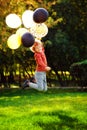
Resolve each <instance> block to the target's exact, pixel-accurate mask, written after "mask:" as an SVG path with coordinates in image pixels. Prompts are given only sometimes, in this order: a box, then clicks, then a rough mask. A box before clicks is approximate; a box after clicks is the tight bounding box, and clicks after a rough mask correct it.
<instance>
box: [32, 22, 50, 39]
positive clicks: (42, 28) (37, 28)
mask: <svg viewBox="0 0 87 130" xmlns="http://www.w3.org/2000/svg"><path fill="white" fill-rule="evenodd" d="M30 32H31V33H32V34H33V35H34V36H35V37H36V38H39V39H41V38H42V37H45V36H46V35H47V33H48V27H47V26H46V24H44V23H41V24H37V23H36V24H35V25H34V26H33V27H32V28H31V29H30Z"/></svg>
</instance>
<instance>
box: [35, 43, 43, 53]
mask: <svg viewBox="0 0 87 130" xmlns="http://www.w3.org/2000/svg"><path fill="white" fill-rule="evenodd" d="M35 51H36V52H41V51H42V45H41V44H38V46H36V47H35Z"/></svg>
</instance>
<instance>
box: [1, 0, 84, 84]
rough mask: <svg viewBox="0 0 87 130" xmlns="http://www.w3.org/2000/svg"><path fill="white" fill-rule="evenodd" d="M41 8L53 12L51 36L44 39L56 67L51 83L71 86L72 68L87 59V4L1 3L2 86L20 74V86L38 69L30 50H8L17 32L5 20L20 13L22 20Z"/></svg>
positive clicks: (54, 0)
mask: <svg viewBox="0 0 87 130" xmlns="http://www.w3.org/2000/svg"><path fill="white" fill-rule="evenodd" d="M39 7H43V8H45V9H47V10H48V12H49V18H48V20H47V21H46V24H47V26H48V29H49V32H48V34H47V36H46V37H44V38H43V39H42V41H43V42H44V46H45V52H46V56H47V60H48V64H49V66H51V67H52V71H51V72H50V74H48V79H50V78H52V79H56V80H58V82H59V84H60V85H62V86H64V85H68V82H67V81H68V80H71V79H72V75H70V73H69V71H70V66H71V65H72V64H73V63H75V62H78V61H83V60H85V59H87V45H86V44H87V40H86V38H87V26H86V24H87V11H86V10H87V1H86V0H83V1H82V0H78V1H76V0H43V1H42V0H25V1H24V0H5V1H3V0H0V80H1V83H2V82H5V81H7V82H8V81H9V80H7V79H8V77H10V78H9V79H11V78H13V79H11V81H13V80H14V75H16V73H17V72H15V71H16V70H17V71H19V75H18V79H20V80H19V81H18V82H19V83H20V82H21V77H23V76H24V78H25V77H26V75H28V76H31V75H33V72H34V69H35V62H34V59H33V53H32V52H31V51H30V50H29V48H24V47H20V48H18V49H17V50H11V49H9V48H8V46H7V39H8V37H9V36H10V35H11V34H13V33H15V31H16V29H11V28H9V27H7V25H6V23H5V18H6V16H7V15H8V14H10V13H16V14H17V15H19V16H20V18H21V16H22V14H23V12H24V11H25V10H35V9H36V8H39ZM26 20H27V19H26ZM22 26H23V25H21V27H22ZM67 72H68V74H67ZM25 73H26V74H25ZM21 74H22V76H21ZM6 75H7V77H6ZM6 78H7V79H6ZM16 80H17V79H16ZM9 82H10V81H9Z"/></svg>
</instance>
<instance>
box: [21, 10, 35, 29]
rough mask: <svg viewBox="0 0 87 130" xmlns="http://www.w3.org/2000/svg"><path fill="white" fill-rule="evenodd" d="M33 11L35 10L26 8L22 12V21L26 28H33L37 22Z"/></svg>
mask: <svg viewBox="0 0 87 130" xmlns="http://www.w3.org/2000/svg"><path fill="white" fill-rule="evenodd" d="M33 13H34V12H33V11H31V10H26V11H25V12H24V13H23V14H22V21H23V24H24V26H25V27H26V28H31V27H32V26H33V25H34V24H35V22H34V21H33Z"/></svg>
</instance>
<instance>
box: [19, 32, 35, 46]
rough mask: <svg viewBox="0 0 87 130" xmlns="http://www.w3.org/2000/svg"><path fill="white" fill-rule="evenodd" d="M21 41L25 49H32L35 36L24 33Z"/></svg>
mask: <svg viewBox="0 0 87 130" xmlns="http://www.w3.org/2000/svg"><path fill="white" fill-rule="evenodd" d="M21 40H22V44H23V46H24V47H31V46H32V45H33V44H34V42H35V39H34V36H33V35H32V34H31V33H29V32H26V33H24V34H23V35H22V39H21Z"/></svg>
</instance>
